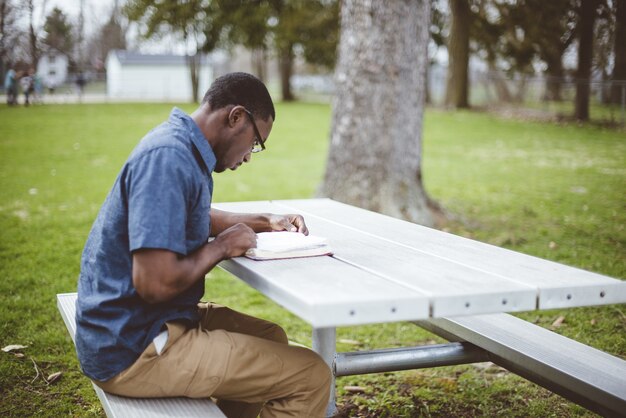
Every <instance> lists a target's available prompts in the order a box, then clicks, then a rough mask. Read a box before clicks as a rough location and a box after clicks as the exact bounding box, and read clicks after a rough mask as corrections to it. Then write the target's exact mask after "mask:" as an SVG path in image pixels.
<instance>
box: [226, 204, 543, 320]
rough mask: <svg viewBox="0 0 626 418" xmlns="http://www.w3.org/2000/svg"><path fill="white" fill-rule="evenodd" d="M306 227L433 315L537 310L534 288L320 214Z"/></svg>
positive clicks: (249, 207)
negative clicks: (425, 301) (425, 300)
mask: <svg viewBox="0 0 626 418" xmlns="http://www.w3.org/2000/svg"><path fill="white" fill-rule="evenodd" d="M217 207H218V208H220V209H224V210H231V211H238V212H273V213H288V212H290V209H288V208H284V207H281V206H279V205H276V204H275V203H270V202H265V203H264V202H239V203H236V204H228V205H222V204H219V205H217ZM307 224H308V225H309V229H310V230H311V231H312V232H313V233H314V234H318V235H321V236H325V237H327V238H328V239H329V243H330V245H331V247H332V248H333V250H334V252H335V255H334V258H335V259H337V260H341V261H344V262H345V263H347V264H350V265H352V266H354V267H355V268H356V269H358V270H361V271H364V272H370V273H373V274H374V275H376V276H378V277H379V278H380V280H383V281H384V282H388V283H396V284H398V285H401V286H403V287H406V288H410V289H413V290H416V291H418V292H419V293H421V294H426V295H428V296H429V300H430V309H431V316H434V317H440V316H452V315H471V314H477V313H490V312H502V311H524V310H532V309H535V304H536V290H535V289H534V288H532V287H530V286H527V285H523V284H519V283H515V282H512V281H509V280H507V279H506V278H505V277H499V276H496V275H493V274H490V273H488V272H484V271H477V270H475V269H472V268H470V267H467V266H464V265H460V264H457V263H454V262H452V261H449V260H442V259H440V258H437V257H432V256H431V255H428V254H424V253H422V252H419V251H416V250H415V249H414V248H410V247H407V246H404V245H399V244H396V243H393V242H391V241H388V240H381V239H380V238H378V237H375V236H372V235H370V234H367V233H364V232H360V231H357V230H355V229H353V228H348V227H345V226H343V225H339V224H336V223H332V222H327V221H325V220H323V219H321V218H319V217H317V216H312V217H308V218H307ZM252 266H254V264H253V265H252ZM251 271H253V270H252V269H251ZM268 274H271V272H268Z"/></svg>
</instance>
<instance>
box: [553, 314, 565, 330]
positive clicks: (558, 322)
mask: <svg viewBox="0 0 626 418" xmlns="http://www.w3.org/2000/svg"><path fill="white" fill-rule="evenodd" d="M563 321H565V317H564V316H559V317H558V318H557V319H555V320H554V322H553V323H552V326H553V327H554V328H558V327H560V326H561V324H562V323H563Z"/></svg>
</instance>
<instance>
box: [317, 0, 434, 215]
mask: <svg viewBox="0 0 626 418" xmlns="http://www.w3.org/2000/svg"><path fill="white" fill-rule="evenodd" d="M429 15H430V1H429V0H396V1H393V2H364V1H359V0H345V1H344V2H343V3H342V5H341V31H340V40H339V51H338V53H339V56H338V62H337V66H336V70H335V80H336V97H335V100H334V103H333V116H332V125H331V136H330V148H329V152H328V160H327V167H326V174H325V177H324V183H323V185H322V188H321V193H322V194H323V195H325V196H328V197H331V198H333V199H336V200H339V201H342V202H346V203H350V204H352V205H356V206H360V207H363V208H367V209H371V210H374V211H377V212H382V213H385V214H388V215H391V216H395V217H398V218H404V219H407V220H410V221H413V222H418V223H421V224H425V225H432V224H433V214H432V213H431V209H430V208H429V198H428V196H427V194H426V192H425V190H424V186H423V183H422V171H421V157H422V146H421V144H422V141H421V139H422V120H423V111H424V93H425V92H424V87H425V83H424V76H425V72H426V66H427V46H428V38H429V33H428V32H429Z"/></svg>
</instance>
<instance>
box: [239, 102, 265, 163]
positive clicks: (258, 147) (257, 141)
mask: <svg viewBox="0 0 626 418" xmlns="http://www.w3.org/2000/svg"><path fill="white" fill-rule="evenodd" d="M243 110H244V111H245V112H246V114H247V115H248V117H249V118H250V122H252V127H253V128H254V134H255V135H256V137H255V138H254V144H253V145H252V152H253V153H257V152H261V151H263V150H264V149H265V144H263V142H265V141H263V139H262V138H263V137H262V136H261V133H260V132H259V128H257V126H256V122H255V121H254V116H252V113H251V112H250V111H249V110H248V109H245V108H244V109H243Z"/></svg>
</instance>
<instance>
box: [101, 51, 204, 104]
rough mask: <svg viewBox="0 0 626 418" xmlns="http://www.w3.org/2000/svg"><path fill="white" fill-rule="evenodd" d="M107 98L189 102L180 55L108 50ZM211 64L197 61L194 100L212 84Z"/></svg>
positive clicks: (186, 76)
mask: <svg viewBox="0 0 626 418" xmlns="http://www.w3.org/2000/svg"><path fill="white" fill-rule="evenodd" d="M106 72H107V74H106V77H107V83H106V84H107V97H108V98H109V99H114V100H117V99H122V100H140V101H143V100H150V101H152V100H153V101H171V102H174V101H176V102H181V101H182V102H187V101H189V100H191V98H192V91H191V79H190V76H189V69H188V67H187V63H186V61H185V57H184V56H182V55H165V54H160V55H147V54H140V53H138V52H130V51H123V50H112V51H110V52H109V54H108V56H107V60H106ZM213 74H214V71H213V67H212V65H211V60H210V59H209V58H208V57H207V56H203V57H202V59H201V61H200V77H199V81H198V96H199V98H200V99H202V96H203V95H204V92H205V91H206V90H207V89H208V88H209V86H210V84H211V82H212V81H213V78H214V77H213Z"/></svg>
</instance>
